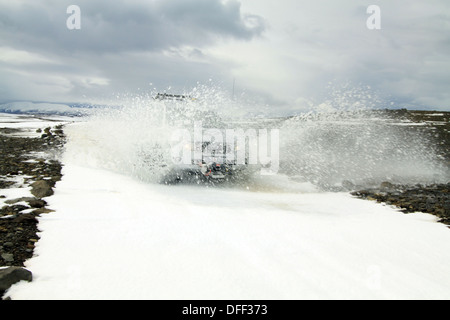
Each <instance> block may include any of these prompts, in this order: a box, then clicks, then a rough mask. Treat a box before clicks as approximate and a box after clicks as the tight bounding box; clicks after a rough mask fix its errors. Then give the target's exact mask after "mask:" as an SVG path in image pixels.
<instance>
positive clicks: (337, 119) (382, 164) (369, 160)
mask: <svg viewBox="0 0 450 320" xmlns="http://www.w3.org/2000/svg"><path fill="white" fill-rule="evenodd" d="M338 98H339V99H337V100H333V101H331V102H330V101H327V102H326V103H323V104H320V105H319V106H318V107H317V108H316V109H315V110H314V111H313V112H310V113H307V114H303V115H300V116H296V117H293V118H291V119H289V120H287V121H286V122H285V124H284V125H283V127H282V129H281V132H280V136H282V146H281V151H280V157H281V167H282V169H283V170H282V171H283V172H285V173H287V174H288V175H290V176H292V177H293V178H295V179H296V180H297V181H309V182H312V183H313V184H315V185H317V186H321V187H323V188H325V189H340V188H341V187H342V185H344V186H346V188H352V186H356V187H361V186H363V187H367V186H369V187H370V186H379V184H380V183H381V182H383V181H390V182H393V183H400V184H416V183H423V184H431V183H439V182H442V183H446V182H448V180H449V179H450V172H449V168H448V166H447V165H446V164H445V163H444V162H443V161H442V160H441V158H440V156H439V152H438V150H437V146H436V145H435V143H434V141H433V131H432V129H430V127H427V126H425V125H424V123H414V122H411V121H409V120H408V119H407V118H406V117H402V116H401V115H402V112H401V111H394V112H393V111H387V110H374V109H372V106H369V107H366V106H365V104H361V103H360V101H364V99H363V100H361V92H358V94H357V95H355V96H352V95H351V94H346V95H345V96H342V95H339V96H338ZM351 99H355V100H356V102H355V103H352V102H351V101H350V100H351Z"/></svg>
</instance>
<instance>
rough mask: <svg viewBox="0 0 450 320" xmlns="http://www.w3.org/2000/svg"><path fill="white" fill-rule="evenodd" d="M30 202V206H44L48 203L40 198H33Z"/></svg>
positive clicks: (38, 207)
mask: <svg viewBox="0 0 450 320" xmlns="http://www.w3.org/2000/svg"><path fill="white" fill-rule="evenodd" d="M28 204H29V205H30V207H32V208H37V209H40V208H43V207H45V206H46V205H47V202H45V201H44V200H40V199H33V200H30V201H28Z"/></svg>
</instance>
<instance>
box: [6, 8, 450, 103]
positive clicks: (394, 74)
mask: <svg viewBox="0 0 450 320" xmlns="http://www.w3.org/2000/svg"><path fill="white" fill-rule="evenodd" d="M69 5H78V6H79V7H80V9H81V29H80V30H69V29H68V28H67V26H66V20H67V19H68V18H69V16H70V14H67V12H66V10H67V7H68V6H69ZM370 5H378V6H379V7H380V9H381V30H369V29H368V28H367V25H366V21H367V19H368V18H369V17H370V14H368V13H367V8H368V7H369V6H370ZM449 71H450V2H449V1H448V0H430V1H410V0H408V1H407V0H395V1H392V0H367V1H366V0H339V1H336V0H316V1H302V0H280V1H269V0H114V1H111V0H84V1H83V0H69V1H66V0H0V101H5V100H40V101H54V102H78V101H80V102H81V101H90V102H94V103H95V102H101V101H106V100H110V99H112V98H113V97H116V96H117V95H123V94H130V95H133V94H138V93H139V92H141V93H142V92H151V91H153V90H157V91H164V90H167V89H168V88H170V92H173V93H179V92H186V91H188V92H189V90H191V89H192V88H193V87H195V86H196V85H197V84H198V83H200V84H208V83H214V86H220V87H222V88H223V90H225V91H229V92H230V94H231V91H232V88H233V80H234V79H235V81H236V84H235V94H236V96H237V97H238V98H240V97H241V96H242V94H243V93H244V94H245V96H246V97H252V98H254V99H255V100H258V101H259V102H260V103H262V104H265V105H268V106H270V108H272V109H273V110H275V111H277V110H278V111H286V110H294V111H295V110H301V111H304V110H307V109H308V108H309V107H310V106H311V105H313V104H317V103H320V102H323V101H326V100H327V99H330V97H331V99H333V96H334V98H336V95H338V96H339V95H341V96H340V98H342V96H345V97H346V99H347V98H348V99H358V97H361V94H362V95H364V96H365V99H366V100H364V101H367V99H370V98H372V97H375V96H376V97H378V99H379V100H380V101H382V103H383V104H388V105H387V106H390V105H391V103H392V105H393V106H395V107H400V106H401V107H409V108H415V109H439V110H448V111H450V72H449ZM210 79H211V80H212V82H210ZM358 95H359V96H358ZM367 97H369V98H367ZM361 99H362V98H361ZM337 100H339V99H337ZM377 101H378V100H377Z"/></svg>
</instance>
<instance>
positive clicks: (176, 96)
mask: <svg viewBox="0 0 450 320" xmlns="http://www.w3.org/2000/svg"><path fill="white" fill-rule="evenodd" d="M154 99H155V100H179V101H183V100H186V99H189V100H195V99H194V98H192V97H190V96H185V95H181V94H168V93H158V94H157V95H156V97H155V98H154Z"/></svg>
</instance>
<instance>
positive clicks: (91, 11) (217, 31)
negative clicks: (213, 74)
mask: <svg viewBox="0 0 450 320" xmlns="http://www.w3.org/2000/svg"><path fill="white" fill-rule="evenodd" d="M73 2H76V3H73ZM70 4H76V5H78V6H79V7H80V8H81V18H82V20H81V21H82V22H81V30H77V31H75V32H74V31H70V30H68V29H67V28H66V19H67V18H68V14H66V8H67V7H68V6H69V5H70ZM0 26H1V27H2V31H0V35H1V37H2V39H4V40H6V43H8V44H10V45H13V46H15V47H20V48H33V49H34V50H36V49H40V50H41V51H45V50H52V51H53V52H55V51H57V52H61V51H63V52H64V51H66V52H72V51H90V52H99V53H101V52H107V51H113V52H118V51H135V50H153V51H156V50H161V49H165V48H169V47H172V46H175V47H177V46H182V45H186V44H189V45H194V46H195V45H196V46H202V45H208V44H212V43H214V42H215V41H216V40H217V39H218V38H221V37H225V38H227V37H230V38H236V39H242V40H250V39H252V38H253V37H256V36H259V35H261V34H262V32H263V31H264V30H265V22H264V19H263V18H262V17H259V16H256V15H247V14H244V13H242V12H241V8H240V3H239V2H237V1H234V0H230V1H227V2H222V1H220V0H189V1H187V0H170V1H163V0H158V1H139V2H137V1H125V0H116V1H106V0H101V1H86V0H80V1H67V0H64V1H61V0H59V1H56V0H52V1H46V2H36V1H31V0H30V1H22V4H21V5H13V6H11V5H10V4H7V2H0Z"/></svg>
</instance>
